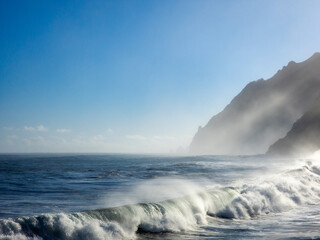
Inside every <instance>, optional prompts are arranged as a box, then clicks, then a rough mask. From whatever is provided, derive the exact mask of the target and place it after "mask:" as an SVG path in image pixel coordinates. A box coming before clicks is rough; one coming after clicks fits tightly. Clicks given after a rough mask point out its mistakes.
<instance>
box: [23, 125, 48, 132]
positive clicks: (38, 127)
mask: <svg viewBox="0 0 320 240" xmlns="http://www.w3.org/2000/svg"><path fill="white" fill-rule="evenodd" d="M24 130H25V131H30V132H32V131H39V132H46V131H48V129H47V128H46V127H44V126H43V125H39V126H37V127H30V126H24Z"/></svg>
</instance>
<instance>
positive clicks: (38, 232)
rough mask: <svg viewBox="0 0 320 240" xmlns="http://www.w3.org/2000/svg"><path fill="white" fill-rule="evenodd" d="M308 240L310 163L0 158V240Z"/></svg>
mask: <svg viewBox="0 0 320 240" xmlns="http://www.w3.org/2000/svg"><path fill="white" fill-rule="evenodd" d="M316 238H320V162H318V160H317V159H273V160H272V159H267V158H265V157H263V156H253V157H228V156H224V157H222V156H195V157H172V156H150V155H71V154H70V155H57V154H55V155H48V154H47V155H45V154H40V155H1V156H0V239H316Z"/></svg>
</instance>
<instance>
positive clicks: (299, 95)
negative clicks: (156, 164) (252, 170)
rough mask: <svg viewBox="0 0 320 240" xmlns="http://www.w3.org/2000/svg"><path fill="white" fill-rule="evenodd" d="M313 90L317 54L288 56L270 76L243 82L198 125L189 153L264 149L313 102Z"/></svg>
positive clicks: (319, 61) (319, 75)
mask: <svg viewBox="0 0 320 240" xmlns="http://www.w3.org/2000/svg"><path fill="white" fill-rule="evenodd" d="M319 92H320V54H319V53H316V54H314V55H313V56H312V57H311V58H309V59H308V60H306V61H304V62H301V63H295V62H293V61H291V62H289V64H288V65H287V66H285V67H283V68H282V69H281V70H279V71H278V72H277V73H276V74H275V75H274V76H273V77H272V78H270V79H268V80H263V79H260V80H258V81H254V82H251V83H249V84H248V85H247V86H246V87H245V88H244V89H243V90H242V91H241V92H240V93H239V94H238V95H237V96H236V97H235V98H234V99H233V100H232V101H231V102H230V104H229V105H227V106H226V108H225V109H224V110H223V111H222V112H220V113H219V114H217V115H215V116H214V117H212V118H211V119H210V121H209V122H208V123H207V125H206V126H205V127H203V128H199V130H198V132H197V133H196V135H195V136H194V138H193V140H192V143H191V145H190V152H191V153H192V154H228V155H230V154H231V155H234V154H262V153H265V152H266V151H267V150H268V149H269V147H270V145H272V144H273V143H275V142H277V141H278V140H279V139H281V138H283V137H285V136H286V135H287V133H288V132H289V131H290V129H291V128H292V126H293V124H294V123H295V122H296V121H297V120H298V119H300V118H301V117H302V116H303V115H304V114H305V113H307V112H308V111H309V110H310V108H313V107H314V103H315V101H316V99H317V97H318V95H319ZM275 148H276V147H272V148H270V150H269V151H274V150H273V149H275ZM279 149H280V148H279ZM281 149H282V148H281ZM281 151H282V150H281Z"/></svg>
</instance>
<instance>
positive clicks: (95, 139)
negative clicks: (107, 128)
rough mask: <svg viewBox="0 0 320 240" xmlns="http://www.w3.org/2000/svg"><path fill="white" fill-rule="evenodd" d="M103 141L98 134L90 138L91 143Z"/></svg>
mask: <svg viewBox="0 0 320 240" xmlns="http://www.w3.org/2000/svg"><path fill="white" fill-rule="evenodd" d="M103 140H104V136H103V135H102V134H98V135H95V136H93V137H92V141H94V142H100V141H103Z"/></svg>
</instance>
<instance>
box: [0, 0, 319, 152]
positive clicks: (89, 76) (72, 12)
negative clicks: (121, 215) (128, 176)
mask: <svg viewBox="0 0 320 240" xmlns="http://www.w3.org/2000/svg"><path fill="white" fill-rule="evenodd" d="M319 9H320V1H294V0H287V1H285V0H281V1H255V0H252V1H245V0H242V1H231V0H230V1H223V0H220V1H218V0H217V1H188V0H181V1H174V0H171V1H158V0H154V1H149V0H148V1H142V0H140V1H80V0H79V1H57V0H55V1H45V0H44V1H14V0H10V1H9V0H7V1H6V0H3V1H1V2H0V152H148V153H167V152H175V151H176V150H177V149H179V148H186V147H187V146H188V144H189V143H190V141H191V138H192V136H193V135H194V134H195V132H196V131H197V128H198V126H199V125H202V126H203V125H205V124H206V123H207V121H208V120H209V119H210V118H211V117H212V116H213V115H214V114H216V113H218V112H219V111H221V110H222V109H223V108H224V107H225V105H226V104H228V103H229V102H230V100H231V99H232V98H233V97H234V96H235V95H236V94H237V93H239V92H240V91H241V89H242V88H243V87H244V86H245V85H246V84H247V83H248V82H250V81H253V80H257V79H259V78H264V79H268V78H270V77H271V76H272V75H273V74H275V73H276V71H277V70H278V69H280V68H282V66H284V65H286V64H287V63H288V62H289V61H290V60H294V61H296V62H299V61H303V60H305V59H307V58H308V57H310V56H311V55H312V54H313V53H314V52H316V51H320V47H319V46H320V33H319V29H318V26H319V24H320V14H319Z"/></svg>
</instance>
